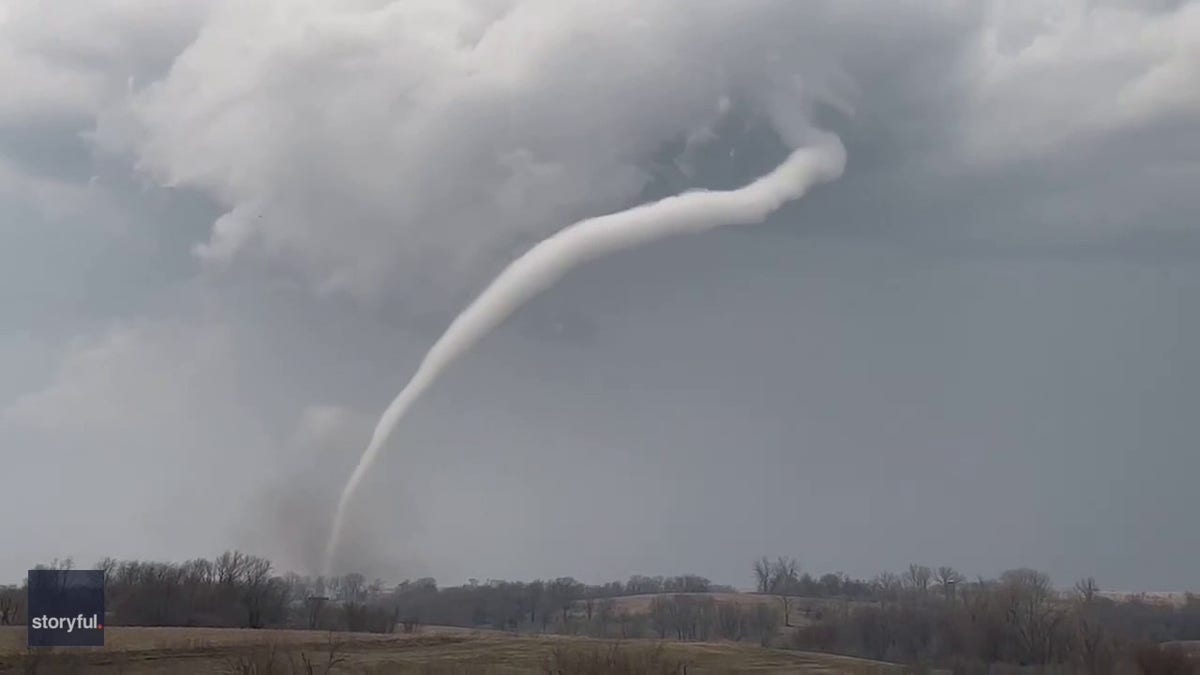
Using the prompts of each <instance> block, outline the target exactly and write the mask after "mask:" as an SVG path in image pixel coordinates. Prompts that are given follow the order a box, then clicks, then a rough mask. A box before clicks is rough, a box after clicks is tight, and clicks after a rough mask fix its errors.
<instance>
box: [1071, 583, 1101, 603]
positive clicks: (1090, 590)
mask: <svg viewBox="0 0 1200 675" xmlns="http://www.w3.org/2000/svg"><path fill="white" fill-rule="evenodd" d="M1075 592H1076V593H1077V594H1078V595H1079V597H1080V599H1082V600H1083V601H1084V602H1085V603H1090V602H1092V600H1095V599H1096V594H1097V593H1099V592H1100V587H1099V586H1098V585H1097V584H1096V580H1095V579H1093V578H1092V577H1087V578H1086V579H1080V580H1079V581H1076V582H1075Z"/></svg>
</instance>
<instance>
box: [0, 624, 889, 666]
mask: <svg viewBox="0 0 1200 675" xmlns="http://www.w3.org/2000/svg"><path fill="white" fill-rule="evenodd" d="M331 638H332V641H331ZM105 642H106V644H105V646H104V647H103V648H95V649H70V650H57V651H55V652H51V653H41V654H30V653H28V652H27V650H26V649H25V631H24V628H20V627H17V628H7V627H6V628H0V672H26V673H30V672H32V673H74V672H80V671H86V672H89V673H90V672H97V673H136V674H138V675H142V674H146V673H242V674H251V673H256V674H261V673H273V674H278V675H292V674H293V673H305V674H307V673H327V672H328V673H381V674H382V673H429V674H436V673H446V674H451V673H456V674H457V673H481V674H484V675H486V674H489V673H493V674H501V673H562V674H563V675H572V674H578V675H591V674H600V673H656V674H657V673H661V674H667V673H672V674H676V673H852V674H862V675H866V674H868V673H872V674H873V673H879V674H885V673H886V674H892V673H902V672H905V671H904V670H903V669H901V668H898V667H895V666H890V665H888V664H882V663H875V662H871V661H864V660H859V659H851V658H845V657H837V656H829V655H824V654H811V653H805V652H793V651H784V650H776V649H763V648H759V647H754V646H749V645H741V644H713V643H657V642H652V641H643V640H631V641H626V642H623V643H619V644H617V643H612V642H605V641H599V640H589V639H585V638H570V637H557V636H511V635H506V634H503V633H492V632H479V631H470V630H466V629H455V628H434V627H430V628H426V629H423V630H422V632H421V633H420V634H417V635H371V634H361V633H355V634H345V633H341V634H333V635H330V634H328V633H320V632H310V631H291V630H239V629H221V628H122V627H115V628H108V629H106V630H105ZM331 662H332V664H333V665H332V667H330V668H327V666H329V664H330V663H331Z"/></svg>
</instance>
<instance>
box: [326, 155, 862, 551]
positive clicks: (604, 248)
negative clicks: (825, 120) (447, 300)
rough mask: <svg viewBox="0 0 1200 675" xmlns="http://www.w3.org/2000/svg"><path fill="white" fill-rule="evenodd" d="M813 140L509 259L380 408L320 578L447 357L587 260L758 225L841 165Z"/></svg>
mask: <svg viewBox="0 0 1200 675" xmlns="http://www.w3.org/2000/svg"><path fill="white" fill-rule="evenodd" d="M818 136H819V138H818V140H817V142H816V143H814V144H813V145H812V146H810V147H803V148H799V149H797V150H795V151H793V152H792V153H791V154H790V155H788V157H787V159H785V160H784V161H783V163H782V164H780V165H779V166H778V167H776V168H775V170H774V171H772V172H771V173H769V174H767V175H766V176H763V177H762V178H759V179H758V180H756V181H754V182H753V183H750V184H749V185H747V186H745V187H743V188H740V189H737V190H728V191H704V190H702V191H694V192H688V193H684V194H681V195H677V196H674V197H668V198H666V199H663V200H661V201H658V202H654V203H652V204H645V205H642V206H638V207H635V208H632V209H629V210H626V211H621V212H619V213H613V214H609V215H606V216H600V217H598V218H590V219H588V220H582V221H580V222H578V223H575V224H573V225H571V226H569V227H567V228H565V229H564V230H562V231H561V232H558V233H557V234H555V235H553V236H551V237H549V238H547V239H545V240H544V241H542V242H541V243H539V244H537V245H536V246H534V247H533V248H531V249H530V250H529V252H528V253H526V254H525V255H522V256H521V257H519V258H517V259H516V260H514V261H513V262H512V264H510V265H509V266H508V267H507V268H505V270H504V271H503V272H501V273H500V276H498V277H496V279H495V281H493V282H492V283H491V284H490V285H489V286H488V287H487V288H486V289H485V290H484V291H483V293H482V294H480V296H479V297H478V298H476V299H475V301H474V302H472V303H471V304H470V305H469V306H468V307H467V308H466V309H465V310H464V311H463V312H462V314H459V315H458V317H456V318H455V319H454V321H453V322H452V323H451V324H450V327H449V328H447V329H446V332H445V333H443V334H442V336H441V337H440V338H438V340H437V342H435V343H434V344H433V347H431V348H430V350H429V353H427V354H426V355H425V358H424V359H422V360H421V364H420V365H419V366H418V367H417V372H416V373H415V374H414V375H413V377H412V379H411V380H409V382H408V384H407V385H405V386H404V389H402V390H400V393H399V395H397V396H396V398H395V399H394V400H393V401H392V403H391V405H389V406H388V407H387V409H386V410H384V412H383V416H382V417H381V418H380V419H379V424H378V425H377V426H376V427H375V431H374V432H373V433H372V435H371V442H370V444H369V445H368V446H367V449H366V450H365V451H363V455H362V459H360V460H359V462H358V465H357V466H355V467H354V472H353V473H351V474H350V479H349V480H348V481H347V482H346V487H345V488H343V489H342V495H341V498H340V499H339V500H338V506H337V512H336V514H335V515H334V520H333V531H332V534H331V535H330V538H329V546H328V548H327V549H326V552H325V560H324V565H323V568H324V569H323V573H324V574H330V573H332V571H333V569H332V566H333V556H334V555H335V553H336V552H337V546H338V543H339V538H340V536H341V532H342V528H343V527H344V525H345V523H344V521H345V517H346V509H347V508H348V507H349V504H350V500H351V499H353V498H354V493H355V491H356V490H357V489H358V485H359V483H360V482H361V481H362V480H363V477H365V476H366V474H367V472H368V471H370V470H371V466H372V465H373V464H374V462H375V458H376V457H377V456H378V455H379V453H380V451H381V450H382V449H383V447H384V445H385V444H386V443H387V440H388V437H389V436H391V434H392V431H393V430H394V429H395V428H396V425H398V424H399V423H400V420H401V419H402V418H403V417H404V414H405V413H406V412H408V409H409V408H410V407H412V404H413V403H414V402H415V401H416V400H417V399H418V398H420V396H421V394H422V393H423V392H424V391H425V390H426V389H428V388H429V387H430V386H431V385H432V384H433V383H434V382H435V381H436V380H437V378H438V376H439V375H441V373H442V372H443V371H444V370H445V369H446V368H447V367H448V366H449V365H450V364H451V363H453V362H454V360H455V359H457V358H458V357H460V356H462V355H463V353H465V352H466V351H467V350H469V349H470V348H471V347H472V346H473V345H474V344H475V343H476V342H478V341H479V340H480V339H482V338H483V337H484V336H485V335H487V334H488V333H489V332H491V331H492V330H493V329H494V328H495V327H496V326H498V325H500V323H501V322H502V321H504V319H505V318H507V317H508V316H509V315H511V314H512V313H513V312H515V311H516V310H517V309H518V308H519V307H520V306H521V305H523V304H525V303H526V302H528V301H529V299H530V298H532V297H534V296H535V295H537V294H538V293H541V292H542V291H544V290H546V289H547V288H549V287H550V286H552V285H553V284H554V283H555V282H557V281H558V280H559V279H561V278H562V277H563V275H565V274H566V273H567V272H569V271H570V270H572V269H574V268H575V267H578V266H579V265H582V264H583V263H585V262H587V261H589V260H593V259H595V258H599V257H601V256H605V255H608V254H610V253H615V252H616V251H620V250H622V249H627V248H633V247H635V246H640V245H643V244H647V243H650V242H652V241H655V240H658V239H663V238H665V237H670V236H672V235H677V234H687V233H697V232H703V231H705V230H711V229H713V228H715V227H721V226H724V225H752V224H755V223H761V222H762V221H764V220H766V218H767V216H769V215H771V214H772V213H773V212H775V211H776V210H777V209H779V207H780V206H782V205H783V204H785V203H786V202H789V201H792V200H795V199H799V198H800V197H803V196H804V194H805V193H806V192H808V190H809V188H811V187H812V186H813V185H815V184H818V183H824V182H828V181H831V180H834V179H836V178H838V177H840V176H841V175H842V171H843V170H844V169H845V166H846V150H845V148H844V147H842V143H841V140H839V139H838V138H837V137H836V136H833V135H830V134H825V133H822V134H819V135H818Z"/></svg>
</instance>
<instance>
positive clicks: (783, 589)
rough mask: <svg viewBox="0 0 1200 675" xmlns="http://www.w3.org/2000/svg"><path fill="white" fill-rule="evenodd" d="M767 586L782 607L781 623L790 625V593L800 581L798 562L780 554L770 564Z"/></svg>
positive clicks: (793, 591) (794, 590) (792, 592)
mask: <svg viewBox="0 0 1200 675" xmlns="http://www.w3.org/2000/svg"><path fill="white" fill-rule="evenodd" d="M769 579H770V582H769V584H768V588H769V590H770V591H771V593H774V594H775V596H776V597H778V598H779V604H780V605H781V606H782V609H783V625H784V626H791V625H792V594H794V593H795V592H796V587H797V586H798V585H799V582H800V563H798V562H796V559H795V558H785V557H783V556H780V557H778V558H776V559H775V562H774V563H773V564H771V565H770V577H769Z"/></svg>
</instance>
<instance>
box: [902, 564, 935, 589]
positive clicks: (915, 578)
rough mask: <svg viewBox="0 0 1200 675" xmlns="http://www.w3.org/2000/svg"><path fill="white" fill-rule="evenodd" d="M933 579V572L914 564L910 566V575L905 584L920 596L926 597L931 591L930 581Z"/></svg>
mask: <svg viewBox="0 0 1200 675" xmlns="http://www.w3.org/2000/svg"><path fill="white" fill-rule="evenodd" d="M932 578H933V570H931V569H929V568H928V567H927V566H925V565H917V564H915V563H914V564H912V565H909V566H908V573H907V574H906V575H905V577H904V581H905V583H906V584H907V585H908V587H909V588H911V589H913V590H914V591H916V592H917V593H919V594H922V595H924V594H925V592H926V591H928V590H929V581H930V579H932Z"/></svg>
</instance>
